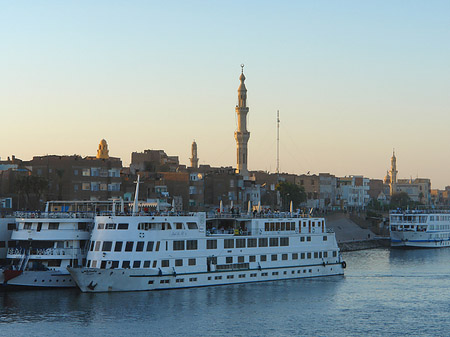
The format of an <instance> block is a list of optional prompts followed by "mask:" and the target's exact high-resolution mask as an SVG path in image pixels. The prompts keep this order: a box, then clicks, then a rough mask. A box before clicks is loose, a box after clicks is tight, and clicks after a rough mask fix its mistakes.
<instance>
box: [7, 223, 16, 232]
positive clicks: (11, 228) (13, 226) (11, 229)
mask: <svg viewBox="0 0 450 337" xmlns="http://www.w3.org/2000/svg"><path fill="white" fill-rule="evenodd" d="M15 229H16V224H15V223H9V224H8V230H9V231H13V230H15Z"/></svg>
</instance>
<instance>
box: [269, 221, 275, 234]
mask: <svg viewBox="0 0 450 337" xmlns="http://www.w3.org/2000/svg"><path fill="white" fill-rule="evenodd" d="M274 230H275V222H272V223H270V231H271V232H273V231H274Z"/></svg>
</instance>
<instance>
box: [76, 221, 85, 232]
mask: <svg viewBox="0 0 450 337" xmlns="http://www.w3.org/2000/svg"><path fill="white" fill-rule="evenodd" d="M78 230H79V231H85V230H86V223H85V222H79V223H78Z"/></svg>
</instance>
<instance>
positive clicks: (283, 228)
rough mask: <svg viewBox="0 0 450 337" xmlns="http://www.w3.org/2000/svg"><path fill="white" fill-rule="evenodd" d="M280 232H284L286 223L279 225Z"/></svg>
mask: <svg viewBox="0 0 450 337" xmlns="http://www.w3.org/2000/svg"><path fill="white" fill-rule="evenodd" d="M281 230H282V231H285V230H286V223H285V222H282V223H281Z"/></svg>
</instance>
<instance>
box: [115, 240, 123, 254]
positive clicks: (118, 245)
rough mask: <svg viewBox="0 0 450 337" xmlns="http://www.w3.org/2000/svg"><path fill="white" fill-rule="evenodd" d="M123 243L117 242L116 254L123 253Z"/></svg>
mask: <svg viewBox="0 0 450 337" xmlns="http://www.w3.org/2000/svg"><path fill="white" fill-rule="evenodd" d="M122 244H123V243H122V241H116V246H115V247H114V251H115V252H121V251H122Z"/></svg>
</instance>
